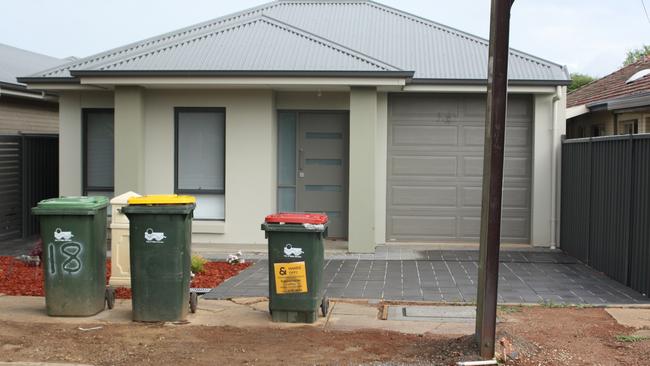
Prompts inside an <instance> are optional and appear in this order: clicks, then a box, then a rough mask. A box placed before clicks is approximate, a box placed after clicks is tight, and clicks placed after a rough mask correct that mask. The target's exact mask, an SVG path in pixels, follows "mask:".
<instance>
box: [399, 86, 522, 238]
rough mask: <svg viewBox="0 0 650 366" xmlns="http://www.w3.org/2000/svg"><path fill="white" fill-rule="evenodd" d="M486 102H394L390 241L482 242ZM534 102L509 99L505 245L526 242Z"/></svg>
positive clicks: (432, 98) (452, 98) (413, 98)
mask: <svg viewBox="0 0 650 366" xmlns="http://www.w3.org/2000/svg"><path fill="white" fill-rule="evenodd" d="M485 107H486V102H485V97H484V96H482V95H458V94H457V95H431V94H429V95H427V94H418V95H409V94H399V95H391V96H390V101H389V136H388V154H389V158H388V177H387V184H388V187H387V188H388V197H387V199H388V201H387V238H388V239H389V240H391V239H392V240H417V241H458V242H468V241H469V242H475V241H478V239H479V231H480V214H481V195H482V187H481V184H482V174H483V140H484V123H485ZM532 110H533V109H532V99H531V98H530V97H529V96H523V95H520V96H510V97H509V101H508V113H509V114H508V121H506V138H505V142H506V147H505V157H504V195H503V207H502V216H503V223H502V235H501V237H502V241H504V242H517V243H526V242H529V235H530V233H529V231H530V194H531V188H530V184H531V183H530V181H531V179H530V175H531V165H532V164H531V154H532V152H531V147H532Z"/></svg>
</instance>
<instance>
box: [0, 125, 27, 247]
mask: <svg viewBox="0 0 650 366" xmlns="http://www.w3.org/2000/svg"><path fill="white" fill-rule="evenodd" d="M21 170H22V166H21V143H20V136H0V241H1V240H11V239H17V238H20V237H21V235H22V216H21V214H22V178H21V177H22V171H21Z"/></svg>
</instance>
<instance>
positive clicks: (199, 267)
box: [192, 254, 208, 273]
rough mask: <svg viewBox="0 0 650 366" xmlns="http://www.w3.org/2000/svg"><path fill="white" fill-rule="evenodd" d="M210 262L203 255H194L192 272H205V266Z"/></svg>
mask: <svg viewBox="0 0 650 366" xmlns="http://www.w3.org/2000/svg"><path fill="white" fill-rule="evenodd" d="M206 263H208V260H207V259H205V258H203V257H201V256H200V255H198V254H194V255H193V256H192V272H194V273H203V272H204V269H203V267H204V266H205V264H206Z"/></svg>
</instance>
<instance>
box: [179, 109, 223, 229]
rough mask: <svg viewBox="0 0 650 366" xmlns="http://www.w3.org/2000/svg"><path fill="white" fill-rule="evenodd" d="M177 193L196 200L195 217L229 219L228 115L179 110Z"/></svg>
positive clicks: (206, 110) (211, 111) (221, 111)
mask: <svg viewBox="0 0 650 366" xmlns="http://www.w3.org/2000/svg"><path fill="white" fill-rule="evenodd" d="M174 112H175V129H176V133H175V135H176V141H175V145H176V149H175V150H176V152H175V154H176V156H175V167H174V170H175V177H176V178H175V191H176V193H179V194H191V195H193V196H195V197H196V201H197V205H196V209H195V210H194V217H195V218H197V219H207V220H224V219H225V207H224V201H225V165H226V160H225V155H226V149H225V147H226V143H225V142H226V141H225V137H226V123H225V120H226V112H225V110H224V109H223V108H176V109H175V111H174Z"/></svg>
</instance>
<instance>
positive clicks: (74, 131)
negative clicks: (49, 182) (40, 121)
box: [59, 91, 113, 196]
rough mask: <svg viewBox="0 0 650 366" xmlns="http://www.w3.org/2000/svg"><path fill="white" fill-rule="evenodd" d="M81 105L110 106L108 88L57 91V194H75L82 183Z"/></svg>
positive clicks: (110, 95)
mask: <svg viewBox="0 0 650 366" xmlns="http://www.w3.org/2000/svg"><path fill="white" fill-rule="evenodd" d="M83 108H113V93H112V92H84V93H79V92H76V91H67V92H61V93H60V94H59V194H60V195H62V196H79V195H81V194H82V193H83V187H82V160H81V159H82V156H81V155H82V136H81V133H82V130H81V110H82V109H83Z"/></svg>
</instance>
